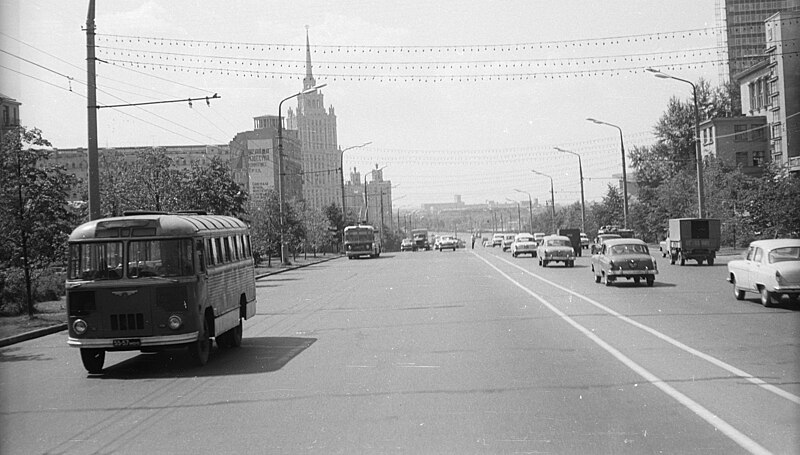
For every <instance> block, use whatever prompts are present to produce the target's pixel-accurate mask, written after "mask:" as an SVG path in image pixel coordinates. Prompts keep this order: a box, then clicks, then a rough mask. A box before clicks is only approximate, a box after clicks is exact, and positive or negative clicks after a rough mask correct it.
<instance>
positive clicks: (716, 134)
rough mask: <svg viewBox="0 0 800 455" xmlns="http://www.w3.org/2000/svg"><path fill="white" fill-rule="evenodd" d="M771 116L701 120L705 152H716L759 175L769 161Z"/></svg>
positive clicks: (720, 157)
mask: <svg viewBox="0 0 800 455" xmlns="http://www.w3.org/2000/svg"><path fill="white" fill-rule="evenodd" d="M768 136H769V135H768V134H767V119H766V117H763V116H752V117H721V118H712V119H708V120H706V121H704V122H703V123H701V124H700V140H701V141H702V142H701V151H702V154H703V156H704V157H705V156H709V155H711V156H715V157H717V158H719V159H721V160H722V161H724V162H725V163H727V164H730V165H733V166H740V167H741V169H742V172H744V173H745V174H747V175H752V176H759V175H761V172H762V171H763V169H764V165H765V164H767V162H768V161H769V153H768V150H769V141H768V139H767V138H768Z"/></svg>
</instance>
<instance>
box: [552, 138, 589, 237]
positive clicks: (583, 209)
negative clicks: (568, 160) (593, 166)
mask: <svg viewBox="0 0 800 455" xmlns="http://www.w3.org/2000/svg"><path fill="white" fill-rule="evenodd" d="M553 148H554V149H556V150H558V151H559V152H564V153H569V154H570V155H575V156H577V157H578V173H579V174H580V178H581V232H586V203H585V202H584V199H583V164H581V156H580V155H578V154H577V153H575V152H573V151H571V150H564V149H562V148H559V147H553Z"/></svg>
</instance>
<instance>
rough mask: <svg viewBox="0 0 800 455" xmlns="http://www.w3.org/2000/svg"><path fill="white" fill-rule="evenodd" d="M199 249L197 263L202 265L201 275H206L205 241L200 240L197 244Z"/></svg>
mask: <svg viewBox="0 0 800 455" xmlns="http://www.w3.org/2000/svg"><path fill="white" fill-rule="evenodd" d="M195 245H196V247H197V263H198V264H200V273H205V271H206V254H205V245H204V244H203V240H202V239H201V240H198V241H197V242H196V243H195Z"/></svg>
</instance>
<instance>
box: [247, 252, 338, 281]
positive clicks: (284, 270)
mask: <svg viewBox="0 0 800 455" xmlns="http://www.w3.org/2000/svg"><path fill="white" fill-rule="evenodd" d="M341 257H342V256H334V257H329V258H324V259H320V260H318V261H314V262H310V263H308V264H301V265H291V266H289V267H286V268H283V269H280V270H275V271H273V272H267V273H262V274H261V275H256V280H260V279H261V278H266V277H268V276H270V275H277V274H279V273H283V272H288V271H289V270H297V269H302V268H304V267H308V266H311V265H316V264H321V263H323V262H328V261H332V260H334V259H339V258H341Z"/></svg>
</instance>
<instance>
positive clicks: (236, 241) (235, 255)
mask: <svg viewBox="0 0 800 455" xmlns="http://www.w3.org/2000/svg"><path fill="white" fill-rule="evenodd" d="M231 242H233V260H234V261H238V260H239V258H240V257H241V254H239V236H238V235H232V236H231Z"/></svg>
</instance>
